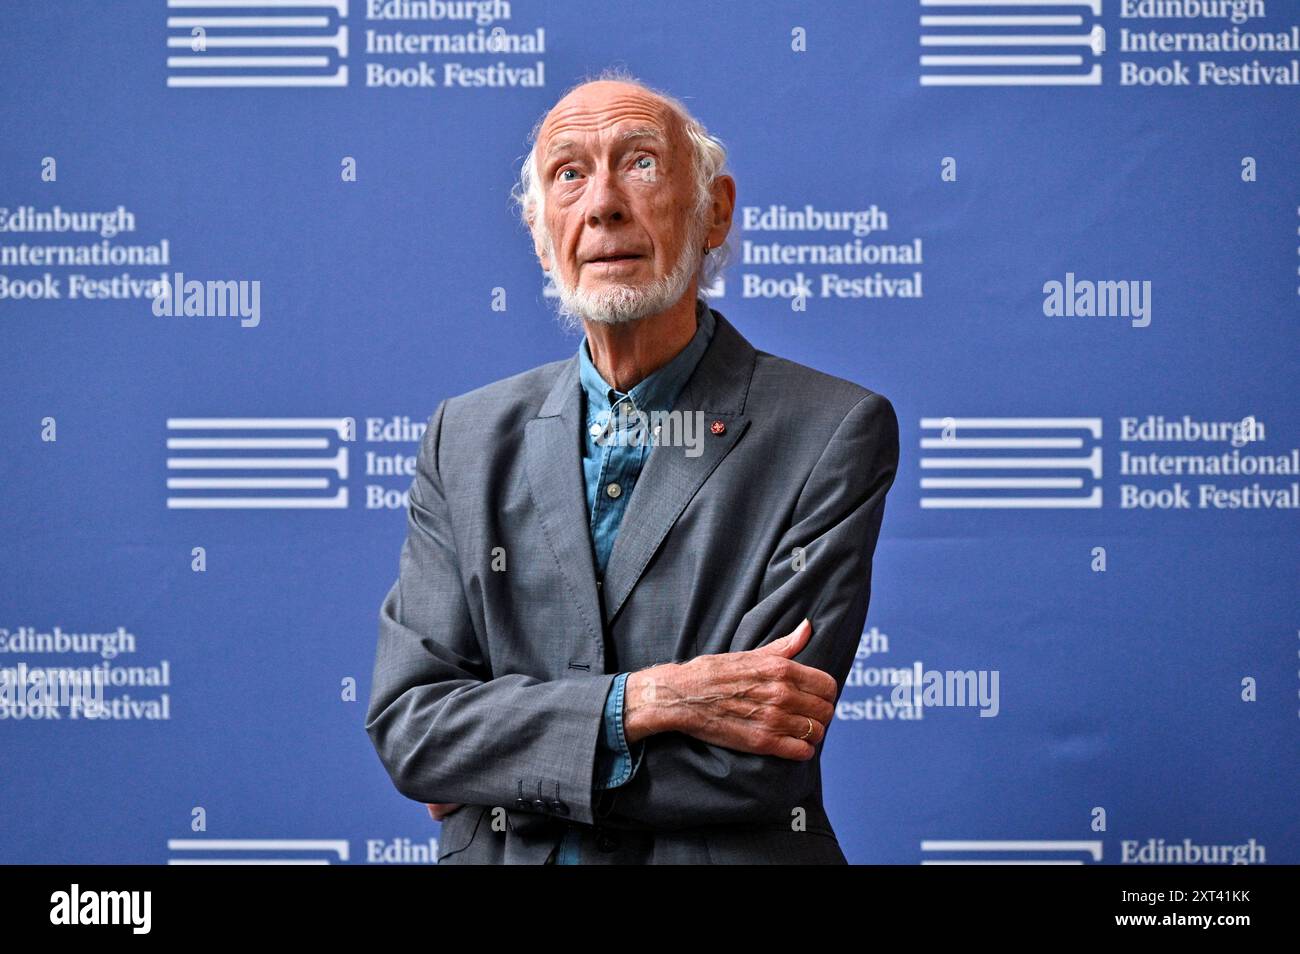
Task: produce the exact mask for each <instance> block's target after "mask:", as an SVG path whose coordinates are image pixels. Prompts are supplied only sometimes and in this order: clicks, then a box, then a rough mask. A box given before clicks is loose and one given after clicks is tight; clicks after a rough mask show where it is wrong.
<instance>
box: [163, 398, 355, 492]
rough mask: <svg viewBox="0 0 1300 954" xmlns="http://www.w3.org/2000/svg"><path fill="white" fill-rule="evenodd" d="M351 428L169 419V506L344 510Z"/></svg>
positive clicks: (283, 420) (298, 421)
mask: <svg viewBox="0 0 1300 954" xmlns="http://www.w3.org/2000/svg"><path fill="white" fill-rule="evenodd" d="M352 426H353V422H352V420H351V419H349V418H331V417H173V418H168V419H167V473H168V477H167V506H168V508H169V509H173V510H221V509H224V510H249V509H276V510H301V509H341V508H344V507H346V506H347V505H348V489H347V487H345V486H343V482H344V481H345V480H347V478H348V448H347V446H346V442H347V441H349V440H351V438H352Z"/></svg>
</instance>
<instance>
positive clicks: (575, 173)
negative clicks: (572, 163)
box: [559, 169, 578, 182]
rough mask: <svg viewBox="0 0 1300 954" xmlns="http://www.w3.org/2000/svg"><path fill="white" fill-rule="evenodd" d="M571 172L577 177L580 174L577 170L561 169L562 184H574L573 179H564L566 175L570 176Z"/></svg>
mask: <svg viewBox="0 0 1300 954" xmlns="http://www.w3.org/2000/svg"><path fill="white" fill-rule="evenodd" d="M570 172H572V173H573V174H574V175H575V176H576V175H577V174H578V170H577V169H561V170H560V175H559V179H560V181H561V182H572V181H573V180H572V179H566V178H564V177H565V176H566V175H568V174H569V173H570Z"/></svg>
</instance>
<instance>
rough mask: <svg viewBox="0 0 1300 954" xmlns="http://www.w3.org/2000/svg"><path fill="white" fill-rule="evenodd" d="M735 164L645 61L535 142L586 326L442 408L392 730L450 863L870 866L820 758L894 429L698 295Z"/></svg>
mask: <svg viewBox="0 0 1300 954" xmlns="http://www.w3.org/2000/svg"><path fill="white" fill-rule="evenodd" d="M724 160H725V152H724V150H723V149H722V146H721V144H720V143H719V142H718V141H717V140H716V139H714V138H713V137H711V136H709V134H708V133H707V132H706V131H705V129H704V128H703V126H702V125H701V124H700V123H699V122H698V121H696V120H695V119H694V118H692V116H691V115H690V114H689V113H688V112H687V110H686V109H685V108H684V107H683V106H682V104H681V103H680V102H678V101H677V100H675V99H673V98H671V97H669V96H667V95H664V94H662V93H658V92H656V91H653V90H651V89H649V88H647V87H645V86H644V85H642V84H640V83H639V82H636V81H633V80H627V79H623V80H605V79H602V80H597V81H592V82H587V83H583V84H581V85H579V86H577V87H575V88H574V89H572V90H571V91H569V92H568V93H567V94H566V95H565V96H564V97H563V98H562V99H561V100H560V101H559V102H558V103H557V104H556V105H555V106H554V108H553V109H551V110H550V112H549V113H548V114H547V115H546V116H545V118H544V120H543V121H542V123H541V124H540V125H539V127H538V129H537V130H535V135H534V138H533V146H532V150H531V152H530V154H529V156H528V158H527V161H526V162H525V164H524V167H523V170H522V175H521V183H520V194H519V198H520V200H521V203H522V209H523V214H524V218H525V220H526V222H527V223H528V226H529V228H530V230H531V233H532V236H533V240H534V243H535V248H536V252H537V256H538V259H539V260H540V262H541V266H542V268H543V269H544V270H545V271H547V272H549V273H550V275H551V276H552V278H553V280H554V282H555V286H556V288H557V289H558V291H559V295H560V302H561V311H562V313H563V314H565V315H567V316H571V317H572V318H573V319H575V323H576V322H579V321H580V322H581V327H582V329H583V330H584V331H585V336H584V339H583V341H582V343H581V344H580V346H579V348H578V353H577V354H575V355H574V356H573V357H571V358H569V359H568V360H564V361H557V362H553V363H551V364H546V365H542V366H541V367H538V368H534V369H533V370H531V371H526V372H524V373H522V374H519V375H516V376H514V377H511V378H507V379H505V380H503V381H498V382H496V383H494V384H490V385H487V386H486V387H482V388H479V389H478V390H476V391H472V392H470V393H468V394H464V395H461V396H458V397H454V398H450V399H448V400H445V401H443V402H442V403H441V404H440V405H439V406H438V408H437V410H436V411H435V412H434V414H433V417H432V419H431V421H430V424H429V427H428V430H427V432H426V433H425V436H424V439H423V443H422V445H421V449H420V454H419V458H418V469H417V475H416V477H415V479H414V482H413V484H412V487H411V494H410V512H409V528H408V534H407V538H406V542H405V545H404V548H403V550H402V555H401V566H400V574H399V577H398V579H397V581H396V583H395V584H394V585H393V588H392V590H391V591H390V592H389V594H388V596H387V598H386V599H385V601H384V604H383V607H382V610H381V613H380V630H379V645H378V652H377V658H376V662H375V671H374V681H373V686H372V690H371V698H370V704H369V708H368V712H367V719H366V729H367V731H368V733H369V735H370V738H371V740H372V741H373V743H374V746H375V748H376V749H377V751H378V753H379V756H380V758H381V759H382V761H383V763H384V765H385V767H386V768H387V770H388V772H389V774H390V775H391V777H392V779H393V782H394V783H395V785H396V786H397V788H398V790H399V791H401V792H402V793H403V794H405V795H406V796H408V797H410V798H412V799H416V800H418V801H421V802H425V803H429V806H430V811H431V812H432V813H433V815H434V817H435V818H440V819H443V825H442V834H441V839H440V845H439V861H440V862H443V863H483V862H507V863H547V862H549V863H559V864H571V863H634V864H636V863H710V862H712V863H725V862H732V863H735V862H740V863H746V862H794V863H843V862H844V861H845V858H844V855H843V853H842V852H841V850H840V846H839V843H838V841H837V840H836V837H835V833H834V831H833V829H832V827H831V823H830V820H829V819H828V818H827V815H826V812H825V810H824V808H823V807H822V793H821V773H820V755H821V750H822V741H823V738H824V737H825V734H826V731H827V728H828V727H829V726H830V723H831V720H832V718H833V717H834V710H835V702H836V700H837V698H838V696H839V693H840V691H841V689H842V688H843V685H844V681H845V679H846V678H847V674H848V671H849V668H850V666H851V664H852V661H853V658H854V654H855V650H856V648H857V644H858V639H859V636H860V634H861V631H862V626H863V623H864V620H865V617H866V613H867V603H868V599H869V595H870V589H871V561H872V554H873V552H874V550H875V545H876V538H877V535H878V533H879V529H880V523H881V517H882V515H883V512H884V504H885V494H886V492H887V491H888V490H889V487H890V485H891V484H892V482H893V479H894V473H895V468H896V465H897V460H898V423H897V419H896V418H895V415H894V410H893V408H892V406H891V405H890V403H889V401H888V400H886V399H885V398H884V397H882V396H881V395H879V394H875V393H873V392H872V391H869V390H867V389H865V388H863V387H860V386H858V385H856V384H853V383H850V382H848V381H845V380H842V379H839V378H835V377H831V376H829V375H826V374H822V373H820V372H817V371H814V370H812V369H809V368H806V367H803V366H801V365H798V364H795V363H793V362H791V361H787V360H785V359H782V358H778V357H775V356H773V355H770V354H767V353H765V352H762V351H757V350H756V349H755V348H754V347H753V346H752V345H750V343H749V342H748V341H747V340H746V339H745V338H744V337H743V336H742V335H741V334H740V332H739V331H737V330H736V328H735V327H734V326H733V325H732V324H731V323H730V322H729V321H727V320H726V319H725V318H724V317H723V316H722V314H721V313H720V312H718V311H717V310H715V309H712V308H710V307H708V305H707V304H705V302H704V301H703V300H702V299H700V298H699V294H700V285H701V280H702V279H703V278H706V277H707V276H708V275H709V274H710V268H709V267H708V266H709V265H710V264H711V263H712V262H713V261H716V260H717V258H718V256H719V253H718V252H716V251H715V250H716V249H718V248H719V247H720V246H723V244H724V242H725V241H726V239H727V236H728V233H729V231H730V228H731V224H732V212H733V209H734V205H735V183H734V181H733V180H732V178H731V177H730V176H728V175H726V174H725V173H724V172H723V166H724ZM710 256H712V258H710Z"/></svg>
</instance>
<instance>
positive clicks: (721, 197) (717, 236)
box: [705, 176, 736, 248]
mask: <svg viewBox="0 0 1300 954" xmlns="http://www.w3.org/2000/svg"><path fill="white" fill-rule="evenodd" d="M735 209H736V180H735V179H733V178H731V176H718V177H717V178H716V179H714V180H713V205H712V206H711V207H710V211H709V231H708V234H707V235H706V236H705V238H706V240H707V242H708V245H709V248H717V247H718V246H719V245H721V244H722V243H723V242H725V241H726V240H727V235H728V234H729V233H730V232H731V217H732V215H733V214H734V212H735Z"/></svg>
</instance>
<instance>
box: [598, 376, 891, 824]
mask: <svg viewBox="0 0 1300 954" xmlns="http://www.w3.org/2000/svg"><path fill="white" fill-rule="evenodd" d="M897 467H898V419H897V417H896V415H895V413H894V408H893V405H892V404H890V402H889V400H888V399H886V398H885V397H883V396H882V395H879V394H875V393H869V394H867V395H866V396H865V397H863V398H862V399H861V400H860V401H859V402H858V403H857V404H856V405H855V406H854V407H853V408H852V409H851V410H850V411H849V413H848V414H847V415H846V416H845V418H844V420H843V421H842V422H841V423H840V425H839V427H838V428H837V429H836V431H835V433H834V435H833V436H832V438H831V440H830V442H829V443H828V444H827V446H826V448H825V450H824V451H823V453H822V455H821V457H820V459H819V460H818V462H817V464H816V465H815V467H814V468H813V470H812V473H811V474H810V476H809V478H808V480H807V483H806V484H805V486H804V488H803V490H802V492H801V494H800V496H799V499H798V503H797V505H796V509H795V514H794V517H793V518H792V523H791V526H790V527H789V529H788V530H787V531H786V533H785V534H784V535H783V536H782V538H781V541H780V543H779V545H778V546H777V548H776V549H775V551H774V552H773V553H772V555H771V557H770V559H769V561H768V564H767V568H766V571H765V574H764V578H763V583H762V587H761V590H760V598H759V601H758V604H757V605H756V606H754V607H753V609H751V610H750V611H749V612H748V613H746V614H745V616H744V617H743V618H742V619H741V622H740V625H739V627H738V628H737V630H736V633H735V636H734V638H733V640H732V642H731V646H730V649H731V650H732V651H733V652H734V651H739V650H745V649H755V648H757V647H758V646H761V645H764V644H766V643H769V642H771V641H773V640H775V639H778V638H779V637H781V636H784V635H786V634H787V633H789V632H790V631H791V630H793V629H794V628H795V627H796V626H797V625H798V624H799V621H800V620H802V619H803V618H804V617H805V616H806V617H808V618H809V619H810V620H811V621H812V627H813V632H812V637H811V638H810V639H809V641H808V644H807V645H806V646H805V647H804V648H803V650H802V651H801V652H800V653H799V654H798V655H797V656H795V657H794V658H795V661H797V662H800V663H803V664H804V665H807V666H812V667H814V668H817V669H821V670H823V671H824V672H827V673H829V674H830V675H832V676H833V677H834V678H835V681H836V683H837V685H838V687H839V692H842V691H843V689H844V683H845V681H846V680H847V678H848V673H849V670H850V668H851V667H852V665H853V659H854V656H855V654H856V651H857V646H858V642H859V639H860V637H861V634H862V627H863V624H864V622H865V621H866V615H867V604H868V602H869V599H870V595H871V562H872V556H873V554H874V552H875V548H876V539H877V537H878V535H879V533H880V524H881V519H882V517H883V514H884V508H885V494H886V493H887V492H888V490H889V488H890V487H891V486H892V484H893V481H894V476H895V473H896V471H897ZM796 548H802V549H803V553H802V565H803V568H802V569H797V568H796V559H795V550H796ZM838 694H839V693H838V692H837V696H836V698H837V699H838ZM643 741H644V743H645V748H644V752H643V755H642V763H641V765H640V766H639V771H638V772H637V774H636V775H635V776H634V777H633V778H632V780H631V781H629V782H628V783H627V784H626V785H624V786H622V787H621V788H618V789H613V790H611V791H610V792H608V793H603V794H602V796H601V798H600V799H599V800H598V805H597V812H596V815H597V820H598V821H600V822H602V823H605V824H608V825H611V826H617V825H624V826H628V827H636V828H640V827H652V828H656V829H672V828H689V827H694V826H698V825H714V824H736V823H773V824H789V823H790V820H791V818H792V817H794V816H793V812H794V811H795V810H796V809H798V808H800V807H801V806H806V805H808V804H809V800H810V799H819V798H820V784H821V779H820V756H821V748H820V746H819V748H818V751H817V754H816V756H815V757H814V758H812V759H809V760H808V761H805V762H799V761H794V760H791V759H784V758H781V757H779V756H771V755H756V754H753V753H747V752H739V751H735V750H732V749H726V748H722V747H720V746H717V745H713V744H710V743H707V742H702V741H700V740H699V739H696V738H693V737H692V736H688V735H686V734H684V733H680V732H668V733H662V734H658V735H653V736H650V737H648V738H646V739H645V740H643Z"/></svg>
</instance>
